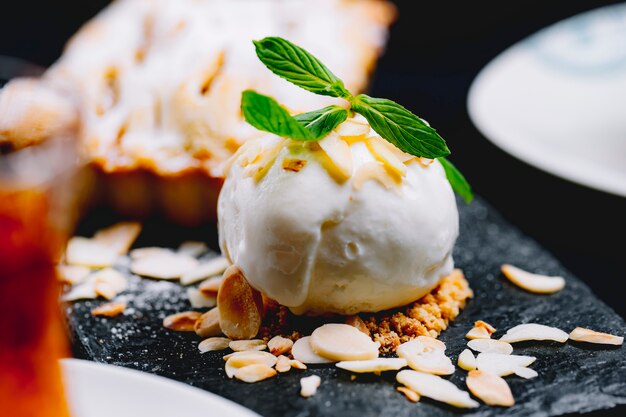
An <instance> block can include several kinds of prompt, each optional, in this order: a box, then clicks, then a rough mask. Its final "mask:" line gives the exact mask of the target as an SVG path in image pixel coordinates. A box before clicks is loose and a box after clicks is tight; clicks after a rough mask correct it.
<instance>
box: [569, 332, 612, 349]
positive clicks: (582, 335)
mask: <svg viewBox="0 0 626 417" xmlns="http://www.w3.org/2000/svg"><path fill="white" fill-rule="evenodd" d="M569 338H570V339H571V340H574V341H576V342H587V343H598V344H603V345H616V346H619V345H621V344H623V343H624V338H623V337H622V336H615V335H612V334H608V333H601V332H596V331H594V330H590V329H585V328H582V327H577V328H575V329H574V330H572V332H571V333H570V334H569Z"/></svg>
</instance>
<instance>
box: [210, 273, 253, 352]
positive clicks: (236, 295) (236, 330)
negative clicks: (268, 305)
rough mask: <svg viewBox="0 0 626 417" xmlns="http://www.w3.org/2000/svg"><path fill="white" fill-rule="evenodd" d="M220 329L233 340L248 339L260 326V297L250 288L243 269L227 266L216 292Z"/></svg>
mask: <svg viewBox="0 0 626 417" xmlns="http://www.w3.org/2000/svg"><path fill="white" fill-rule="evenodd" d="M217 307H218V308H219V311H220V328H221V329H222V332H224V334H225V335H226V336H228V337H230V338H231V339H233V340H247V339H252V338H253V337H255V336H256V335H257V333H258V332H259V329H260V328H261V322H262V317H263V312H264V306H263V297H262V295H261V293H260V292H258V291H257V290H256V289H254V288H252V287H251V286H250V284H248V281H247V280H246V277H245V276H244V275H243V272H242V271H241V270H240V269H239V268H238V267H237V266H236V265H231V266H229V267H228V269H226V271H224V279H223V281H222V285H221V286H220V290H219V292H218V294H217Z"/></svg>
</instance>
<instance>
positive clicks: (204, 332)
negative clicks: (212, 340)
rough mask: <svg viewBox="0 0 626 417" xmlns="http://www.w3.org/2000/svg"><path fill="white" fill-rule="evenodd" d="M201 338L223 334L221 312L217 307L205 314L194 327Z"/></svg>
mask: <svg viewBox="0 0 626 417" xmlns="http://www.w3.org/2000/svg"><path fill="white" fill-rule="evenodd" d="M193 329H194V331H195V332H196V334H197V335H198V336H200V337H214V336H219V335H220V334H221V333H222V329H221V327H220V311H219V309H218V308H217V307H214V308H212V309H211V310H209V311H207V312H206V313H203V314H202V315H201V316H200V318H199V319H198V320H196V323H195V324H194V326H193Z"/></svg>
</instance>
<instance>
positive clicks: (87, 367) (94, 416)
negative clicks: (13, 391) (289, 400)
mask: <svg viewBox="0 0 626 417" xmlns="http://www.w3.org/2000/svg"><path fill="white" fill-rule="evenodd" d="M61 366H62V368H63V377H64V378H65V385H66V392H67V396H68V400H69V403H70V409H71V411H72V416H73V417H112V416H115V417H142V416H150V417H176V416H184V417H210V416H219V417H222V416H232V417H259V416H258V414H255V413H253V412H252V411H250V410H248V409H246V408H243V407H241V406H240V405H237V404H235V403H233V402H231V401H229V400H226V399H225V398H222V397H219V396H217V395H215V394H211V393H210V392H206V391H202V390H200V389H198V388H193V387H191V386H189V385H185V384H183V383H180V382H176V381H172V380H170V379H166V378H163V377H159V376H156V375H152V374H148V373H145V372H139V371H135V370H132V369H126V368H121V367H118V366H112V365H104V364H100V363H95V362H89V361H83V360H78V359H63V360H62V361H61Z"/></svg>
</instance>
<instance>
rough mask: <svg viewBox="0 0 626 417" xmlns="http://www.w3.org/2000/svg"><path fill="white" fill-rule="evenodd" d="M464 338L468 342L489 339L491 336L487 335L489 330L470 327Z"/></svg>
mask: <svg viewBox="0 0 626 417" xmlns="http://www.w3.org/2000/svg"><path fill="white" fill-rule="evenodd" d="M465 337H466V338H467V339H470V340H475V339H476V340H477V339H490V338H491V334H490V333H489V330H487V329H486V328H484V327H472V329H471V330H470V331H469V332H467V334H466V335H465Z"/></svg>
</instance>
